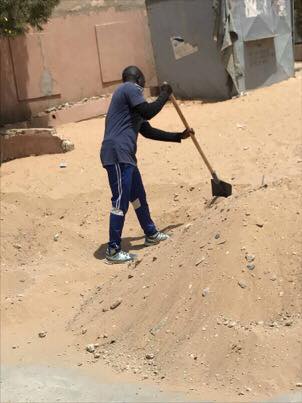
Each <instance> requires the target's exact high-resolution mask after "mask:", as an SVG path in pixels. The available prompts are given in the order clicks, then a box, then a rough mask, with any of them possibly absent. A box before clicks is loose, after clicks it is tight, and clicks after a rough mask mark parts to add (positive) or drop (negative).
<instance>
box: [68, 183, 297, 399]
mask: <svg viewBox="0 0 302 403" xmlns="http://www.w3.org/2000/svg"><path fill="white" fill-rule="evenodd" d="M301 189H302V186H301V180H299V184H297V178H296V180H295V181H291V180H289V179H286V180H280V181H277V182H275V183H272V184H269V185H268V186H267V187H265V186H264V187H260V188H254V189H244V188H241V189H237V191H236V190H235V194H234V196H233V197H231V198H229V199H219V200H217V201H214V202H213V203H212V204H211V203H207V204H202V203H200V205H199V208H198V206H197V205H196V206H195V208H194V213H192V216H191V217H190V221H189V222H188V221H187V222H186V223H185V224H184V225H182V226H181V227H179V228H176V229H174V230H173V231H172V234H173V235H172V238H171V240H170V241H168V242H167V243H165V244H162V245H159V246H157V247H153V248H150V249H148V250H147V251H146V253H145V254H144V256H143V258H142V259H139V260H138V261H137V262H136V263H134V264H133V263H132V264H129V266H128V268H125V270H124V271H119V272H118V274H115V273H114V268H112V266H110V270H112V278H111V279H110V280H109V281H107V282H106V283H105V284H102V285H101V286H97V288H96V289H95V291H94V292H93V293H92V294H91V295H90V297H89V299H87V300H85V301H84V303H83V304H82V306H81V308H80V310H79V311H78V312H77V314H76V315H75V317H74V319H73V320H72V321H71V322H70V324H69V326H70V328H71V329H73V331H74V332H75V333H76V334H78V335H79V337H80V338H81V343H83V342H84V341H85V342H87V343H97V344H99V347H97V348H96V349H95V353H96V354H97V357H98V355H99V354H100V355H101V356H102V357H103V358H104V359H105V360H106V361H107V363H108V364H110V365H112V366H113V367H114V368H115V369H117V370H119V371H130V372H134V373H136V374H139V375H140V376H141V377H142V378H143V379H147V378H152V379H154V380H159V379H163V378H165V379H167V380H169V381H173V383H177V384H182V383H185V384H186V385H187V386H188V385H189V386H190V387H191V388H193V389H194V388H196V389H198V387H201V386H202V385H204V386H209V387H211V388H219V389H221V388H224V389H225V391H227V390H228V389H229V390H230V391H232V392H234V391H236V392H237V393H240V394H243V393H244V394H247V395H248V394H249V393H250V392H251V391H255V390H257V391H261V390H266V389H267V388H269V389H270V390H274V389H276V390H282V389H289V388H290V387H291V386H293V385H292V380H294V379H296V380H297V382H298V380H299V377H300V375H301V373H300V369H301V361H300V358H301V340H302V316H301V296H302V294H301V285H302V279H301V271H300V267H301V256H299V254H298V251H299V250H301V230H302V225H301V214H300V207H301V205H300V198H299V197H297V191H298V190H299V191H301ZM239 190H240V192H239ZM87 354H89V353H87ZM91 358H92V359H93V354H92V355H91ZM284 373H286V377H285V378H284V377H283V374H284ZM289 379H290V380H291V381H290V382H289Z"/></svg>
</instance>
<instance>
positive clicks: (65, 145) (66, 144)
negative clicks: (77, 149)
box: [60, 140, 74, 168]
mask: <svg viewBox="0 0 302 403" xmlns="http://www.w3.org/2000/svg"><path fill="white" fill-rule="evenodd" d="M61 147H62V150H63V151H64V153H66V152H68V151H72V150H74V144H73V143H72V142H71V141H70V140H63V141H62V143H61ZM60 168H63V167H61V166H60ZM64 168H65V167H64Z"/></svg>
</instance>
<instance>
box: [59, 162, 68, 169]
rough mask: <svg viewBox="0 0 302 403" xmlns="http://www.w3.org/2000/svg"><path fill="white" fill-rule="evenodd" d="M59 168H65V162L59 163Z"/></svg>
mask: <svg viewBox="0 0 302 403" xmlns="http://www.w3.org/2000/svg"><path fill="white" fill-rule="evenodd" d="M59 167H60V168H67V163H66V162H61V163H60V165H59Z"/></svg>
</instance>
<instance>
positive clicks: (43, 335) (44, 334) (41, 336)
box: [38, 332, 47, 339]
mask: <svg viewBox="0 0 302 403" xmlns="http://www.w3.org/2000/svg"><path fill="white" fill-rule="evenodd" d="M38 335H39V337H40V338H41V339H43V337H46V335H47V332H39V334H38Z"/></svg>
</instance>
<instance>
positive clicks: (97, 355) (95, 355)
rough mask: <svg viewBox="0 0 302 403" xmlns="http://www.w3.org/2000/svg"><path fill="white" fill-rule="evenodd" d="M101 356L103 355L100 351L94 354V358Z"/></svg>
mask: <svg viewBox="0 0 302 403" xmlns="http://www.w3.org/2000/svg"><path fill="white" fill-rule="evenodd" d="M100 356H101V354H100V353H94V354H93V357H94V358H100Z"/></svg>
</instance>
